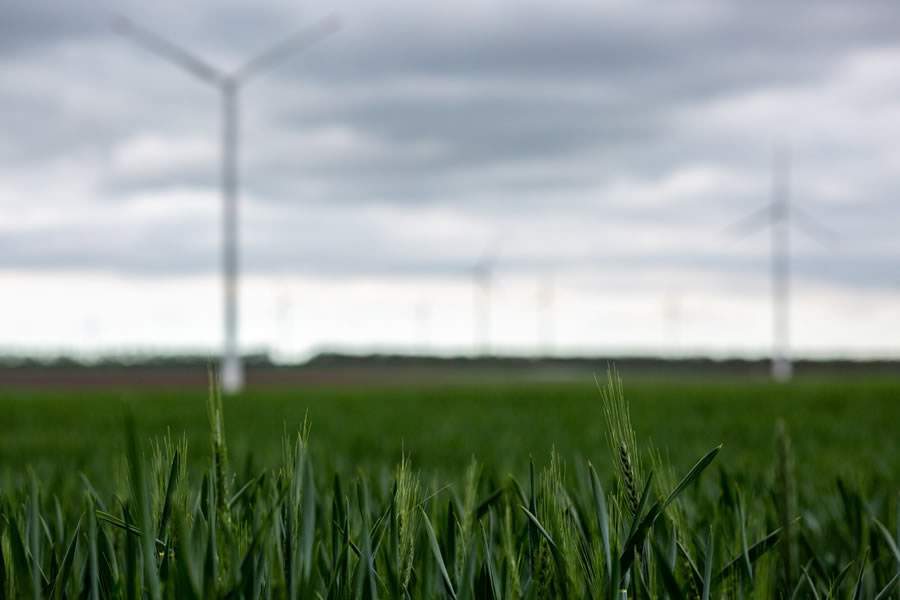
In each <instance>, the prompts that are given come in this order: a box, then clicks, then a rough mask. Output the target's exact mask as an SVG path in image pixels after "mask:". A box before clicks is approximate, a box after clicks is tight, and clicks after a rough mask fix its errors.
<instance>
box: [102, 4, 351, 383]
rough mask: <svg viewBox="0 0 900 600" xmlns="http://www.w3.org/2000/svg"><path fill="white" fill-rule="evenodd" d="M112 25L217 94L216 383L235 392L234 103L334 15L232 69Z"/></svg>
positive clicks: (331, 23) (326, 27) (238, 368)
mask: <svg viewBox="0 0 900 600" xmlns="http://www.w3.org/2000/svg"><path fill="white" fill-rule="evenodd" d="M113 26H114V29H115V30H116V31H117V32H118V33H120V34H122V35H124V36H127V37H130V38H131V39H133V40H134V41H135V42H137V43H138V44H139V45H140V46H142V47H144V48H145V49H147V50H149V51H150V52H153V53H154V54H156V55H157V56H159V57H161V58H163V59H165V60H168V61H169V62H171V63H174V64H175V65H177V66H179V67H181V68H182V69H184V70H185V71H187V72H188V73H190V74H191V75H193V76H194V77H197V78H198V79H200V80H201V81H203V82H205V83H208V84H210V85H212V86H213V87H215V88H216V90H218V91H219V93H220V94H221V97H222V167H221V178H222V180H221V185H222V279H223V296H224V297H223V300H224V311H223V315H224V323H223V325H224V330H225V331H224V336H223V337H224V348H223V351H222V368H221V375H220V377H221V386H222V390H223V391H225V392H226V393H235V392H239V391H240V390H241V389H242V388H243V386H244V367H243V364H242V361H241V354H240V351H239V348H238V276H239V240H238V119H239V112H238V101H239V97H240V91H241V89H242V87H243V86H244V85H245V84H246V83H248V82H249V81H250V80H251V79H252V78H253V77H255V76H256V75H259V74H260V73H261V72H262V71H264V70H266V69H268V68H270V67H272V66H273V65H274V64H275V63H277V62H278V61H279V60H281V59H283V58H285V57H286V56H287V55H288V54H290V53H292V52H296V51H299V50H301V49H304V48H306V47H308V46H310V45H312V44H313V43H315V42H317V41H319V40H320V39H322V38H324V37H326V36H328V35H330V34H332V33H334V32H335V31H337V29H338V28H339V27H340V23H339V21H338V19H337V18H336V17H335V16H333V15H332V16H329V17H326V18H325V19H323V20H322V21H319V22H318V23H317V24H315V25H313V26H312V27H309V28H306V29H303V30H300V31H298V32H296V33H294V34H293V35H291V36H288V37H286V38H284V39H283V40H282V41H280V42H278V43H277V44H274V45H272V46H270V47H269V49H268V50H266V51H264V52H261V53H260V54H257V55H256V56H255V57H253V58H251V59H250V60H248V61H247V62H245V63H244V64H243V65H241V66H240V67H238V68H237V69H235V70H233V71H224V70H221V69H217V68H215V67H212V66H211V65H209V64H208V63H206V62H205V61H204V60H202V59H200V58H198V57H196V56H194V55H193V54H191V53H190V52H188V51H187V50H185V49H183V48H181V47H179V46H177V45H175V44H173V43H172V42H170V41H168V40H166V39H165V38H163V37H161V36H159V35H157V34H155V33H153V32H151V31H149V30H147V29H144V28H142V27H139V26H137V25H135V24H134V23H133V22H131V21H130V20H128V19H126V18H125V17H121V16H119V17H117V18H116V19H115V20H114V22H113Z"/></svg>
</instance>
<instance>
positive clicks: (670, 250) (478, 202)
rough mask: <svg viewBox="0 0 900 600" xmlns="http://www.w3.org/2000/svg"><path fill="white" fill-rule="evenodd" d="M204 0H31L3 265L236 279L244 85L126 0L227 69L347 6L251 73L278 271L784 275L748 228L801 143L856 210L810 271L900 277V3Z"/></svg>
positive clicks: (250, 172) (893, 285) (262, 230)
mask: <svg viewBox="0 0 900 600" xmlns="http://www.w3.org/2000/svg"><path fill="white" fill-rule="evenodd" d="M187 6H188V5H185V4H183V3H176V2H169V1H164V2H160V3H154V4H153V5H152V6H150V5H147V4H144V3H137V2H130V3H112V2H107V1H104V0H96V1H93V2H88V1H86V0H82V1H81V2H72V3H65V4H63V5H60V4H59V3H54V2H50V1H48V0H38V1H31V2H25V1H14V2H13V5H12V6H11V7H7V13H6V14H5V17H4V19H3V20H2V22H0V69H2V72H3V76H2V78H0V125H2V128H3V131H4V135H3V136H2V138H0V269H2V270H5V271H8V272H16V273H19V274H22V273H25V274H27V273H41V272H66V271H68V272H72V273H76V272H77V273H95V274H98V275H100V274H104V276H105V275H114V276H116V277H139V278H148V277H149V278H153V277H158V278H164V277H172V276H175V277H195V278H197V277H206V276H209V275H213V274H215V273H216V272H217V269H218V264H219V262H218V244H219V237H218V234H219V219H220V213H219V202H220V201H219V199H218V181H219V180H218V177H219V173H218V157H219V145H218V144H219V135H220V131H219V126H220V119H221V115H220V112H219V108H220V107H219V102H220V99H219V98H218V96H217V93H216V91H215V90H214V89H213V88H211V87H209V86H207V85H206V84H204V83H203V82H200V81H197V80H194V79H192V78H191V77H190V76H189V75H187V74H185V73H182V72H180V71H179V69H178V68H177V67H174V66H172V65H171V64H168V63H166V62H164V61H161V60H159V59H158V58H157V57H155V56H153V55H152V54H150V53H148V52H146V51H145V50H143V49H141V48H138V47H136V46H135V45H134V44H133V43H131V41H130V40H128V39H126V38H123V37H121V36H117V35H116V34H115V33H113V32H112V30H111V27H110V25H109V24H110V22H111V20H112V19H113V18H114V17H115V15H116V14H125V15H127V16H129V17H131V18H133V19H134V20H135V21H136V22H139V23H141V24H142V25H143V26H145V27H147V28H149V29H152V30H154V31H157V32H159V33H161V34H163V35H165V36H166V37H168V38H169V39H171V40H173V41H175V42H176V43H178V44H180V45H182V46H185V47H188V48H190V50H191V51H193V52H196V53H198V54H199V55H201V56H203V57H204V59H205V60H208V61H209V62H210V63H211V64H214V65H216V66H220V67H221V68H223V69H225V70H229V69H233V68H236V67H237V66H238V65H241V64H243V63H244V62H245V61H246V60H247V59H248V58H249V57H252V56H254V55H256V54H257V53H259V52H260V51H262V50H264V49H266V48H267V47H268V46H269V45H270V44H271V43H273V42H275V41H277V40H278V39H280V38H281V37H282V36H285V35H288V34H290V33H291V32H292V31H294V30H295V29H296V28H298V27H300V26H302V25H304V24H307V25H308V24H310V23H314V22H316V20H317V19H320V18H321V17H323V16H325V15H327V14H329V13H330V12H332V11H335V12H337V13H338V14H339V15H340V17H341V18H342V21H343V23H344V26H343V28H342V30H341V31H340V32H339V33H338V34H336V35H334V36H332V37H330V38H329V39H327V40H324V41H322V42H321V43H319V44H317V45H316V46H314V47H313V48H311V49H309V50H307V51H305V52H304V53H302V54H301V55H298V56H295V57H290V58H288V59H286V60H284V61H283V62H282V63H280V64H278V65H277V66H275V67H274V68H273V69H272V70H271V71H270V72H267V73H265V74H264V75H261V76H260V77H259V78H258V79H256V80H254V81H252V82H250V83H249V84H248V85H247V86H246V88H245V89H243V90H242V92H241V111H242V126H241V139H242V146H241V181H242V190H243V196H242V207H241V210H242V215H243V220H242V241H243V267H244V269H245V271H246V272H248V273H249V274H251V275H253V276H260V277H265V276H270V275H274V274H282V275H296V276H304V277H313V278H319V279H324V280H346V279H353V278H393V279H397V280H408V281H420V282H424V281H426V280H427V279H435V278H448V277H449V278H451V279H452V278H454V277H456V278H467V277H468V276H469V275H470V274H471V272H472V269H473V268H474V266H475V265H476V264H477V262H478V261H479V260H481V259H482V258H484V256H485V253H486V252H495V253H496V255H497V256H496V257H495V258H496V265H497V267H496V268H497V269H498V271H503V272H506V273H508V274H510V275H511V276H516V277H530V276H534V277H538V276H540V274H541V273H544V272H546V271H548V270H552V271H554V272H556V273H563V274H565V273H570V274H571V277H572V281H579V282H582V283H579V284H578V285H584V286H588V287H590V286H596V285H603V284H607V285H608V284H609V283H610V282H614V285H615V286H617V287H618V288H619V289H622V290H624V291H628V290H639V291H641V292H642V293H645V294H656V295H662V294H664V293H665V290H666V289H669V288H671V287H673V286H675V287H679V288H684V287H687V286H692V289H697V290H699V291H703V290H705V291H706V292H707V293H709V294H712V293H714V291H715V290H717V289H720V288H721V286H722V285H733V286H738V287H741V288H744V287H746V288H747V289H755V290H760V289H761V287H760V286H763V288H762V289H764V286H765V281H766V277H767V272H768V271H767V269H768V262H767V251H768V246H767V240H768V238H767V235H766V234H765V233H761V234H759V235H756V236H752V237H748V238H746V239H734V238H732V237H730V236H729V235H728V234H727V233H726V232H725V227H726V226H727V225H728V224H729V223H731V222H733V221H735V220H737V219H739V218H741V217H742V216H743V215H745V214H747V213H749V212H751V211H752V210H754V209H756V208H757V207H759V206H761V205H763V204H765V203H766V202H768V201H769V198H770V193H771V178H772V174H771V163H772V160H771V157H772V150H773V147H774V146H775V145H776V144H785V143H787V144H789V145H790V147H791V148H792V150H793V159H794V160H793V164H794V169H793V172H792V175H793V177H792V185H791V188H792V198H793V199H794V201H795V202H796V203H797V204H798V205H801V206H802V207H803V208H804V209H805V210H806V211H807V212H808V213H810V214H812V215H814V216H815V218H816V219H818V220H819V221H821V222H822V223H825V224H827V225H828V227H830V228H831V229H834V230H836V231H838V232H839V233H840V241H839V243H838V244H837V245H836V246H827V247H823V246H821V245H819V244H817V243H815V242H813V241H810V240H808V239H805V238H804V237H803V234H802V233H801V232H798V233H797V235H796V236H795V245H794V249H795V256H796V261H795V271H796V273H797V276H798V281H799V282H800V283H801V284H803V283H804V282H805V283H806V284H808V285H812V286H819V288H821V289H823V290H830V292H829V293H832V294H836V295H840V294H843V295H846V294H853V293H856V292H858V293H860V294H865V293H869V292H870V291H871V293H877V294H888V295H889V297H892V296H890V294H896V293H897V290H898V287H900V270H898V268H897V257H898V254H900V241H898V240H900V238H898V237H897V235H896V223H900V204H898V203H897V202H896V201H895V199H894V195H895V190H896V188H897V187H898V183H900V182H898V181H897V177H896V173H897V172H898V167H900V152H898V150H897V147H896V139H898V136H900V74H898V72H897V70H896V67H895V65H896V64H897V63H898V61H900V44H898V43H897V41H896V31H897V26H898V25H900V7H898V5H896V3H889V2H866V3H852V4H849V3H846V2H838V1H834V2H817V3H814V4H811V3H783V2H754V3H740V2H729V3H723V2H690V3H680V2H675V3H666V4H662V5H660V4H659V3H642V2H617V1H612V2H571V1H564V2H554V3H537V2H513V1H508V2H507V1H501V2H492V3H484V2H475V1H471V0H464V1H462V2H455V3H449V4H446V3H445V4H432V3H421V2H412V1H411V0H394V1H391V2H358V1H350V0H344V1H343V2H338V3H313V4H309V3H307V4H305V5H304V6H303V8H302V10H301V9H298V8H297V7H296V6H295V5H294V4H292V3H286V2H278V1H274V0H266V1H263V2H259V3H248V2H236V1H233V0H232V1H227V2H194V3H191V4H190V7H189V8H188V7H187ZM592 277H593V279H591V278H592ZM591 281H592V282H593V283H591ZM654 285H655V289H654ZM817 289H818V288H817ZM835 297H836V296H835Z"/></svg>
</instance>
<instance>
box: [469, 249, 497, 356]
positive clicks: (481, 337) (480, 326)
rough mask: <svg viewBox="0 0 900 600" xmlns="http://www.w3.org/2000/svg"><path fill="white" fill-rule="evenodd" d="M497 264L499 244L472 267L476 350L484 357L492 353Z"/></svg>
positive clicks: (486, 252)
mask: <svg viewBox="0 0 900 600" xmlns="http://www.w3.org/2000/svg"><path fill="white" fill-rule="evenodd" d="M496 262H497V243H496V242H495V243H494V244H492V245H491V246H489V247H488V248H487V249H486V250H485V252H484V254H482V255H481V258H479V259H478V261H477V262H476V263H475V265H474V266H473V267H472V282H473V284H474V286H473V291H474V297H473V307H474V313H475V314H474V319H473V324H474V326H475V332H474V333H475V339H474V341H475V348H476V349H477V350H480V352H481V354H482V355H483V356H489V355H490V353H491V295H492V293H493V285H494V266H495V264H496Z"/></svg>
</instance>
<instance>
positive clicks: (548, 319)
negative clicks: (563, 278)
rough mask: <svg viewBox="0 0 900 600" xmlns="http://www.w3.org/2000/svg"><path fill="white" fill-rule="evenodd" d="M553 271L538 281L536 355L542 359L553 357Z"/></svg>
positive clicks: (554, 286) (554, 280)
mask: <svg viewBox="0 0 900 600" xmlns="http://www.w3.org/2000/svg"><path fill="white" fill-rule="evenodd" d="M554 275H555V273H554V272H553V271H547V272H546V273H544V274H543V276H542V277H541V279H540V280H539V281H538V290H537V313H538V328H537V334H538V348H537V354H538V356H539V357H542V358H549V357H550V356H552V355H553V341H554V336H553V334H554V331H553V325H554V323H553V317H554V316H555V315H554V313H553V305H554V302H555V301H556V293H555V292H556V289H555V288H556V285H555V284H556V278H555V276H554Z"/></svg>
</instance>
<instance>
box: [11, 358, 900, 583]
mask: <svg viewBox="0 0 900 600" xmlns="http://www.w3.org/2000/svg"><path fill="white" fill-rule="evenodd" d="M0 415H2V416H0V596H2V597H8V598H20V597H21V598H152V599H155V598H164V597H165V598H322V599H327V598H363V597H365V598H379V597H380V598H614V599H616V600H621V599H623V598H701V599H707V598H885V599H887V598H893V599H897V598H900V585H898V576H900V550H898V545H900V503H898V500H900V379H891V378H883V379H869V380H865V381H853V380H847V379H842V380H839V379H836V378H835V379H827V378H823V379H800V380H798V381H797V382H795V383H792V384H789V385H774V384H769V383H763V382H757V381H753V380H749V379H747V380H739V379H721V380H716V379H713V380H700V379H687V378H682V379H679V380H670V381H662V380H649V379H645V378H629V377H628V376H627V375H626V376H625V377H624V381H622V384H621V386H620V383H619V380H618V379H617V378H616V377H614V376H612V377H609V378H608V377H607V376H606V375H602V376H601V377H600V378H599V381H594V380H585V381H583V382H576V383H565V384H563V383H521V384H509V383H504V384H501V383H496V384H487V383H480V384H475V383H471V384H456V385H446V384H442V385H428V384H424V383H423V384H421V385H415V386H410V385H406V386H402V387H400V386H398V387H394V388H392V387H389V386H383V385H382V386H379V387H349V386H341V387H309V388H301V389H258V390H251V391H250V392H248V393H246V394H244V395H243V396H239V397H233V398H231V397H229V398H224V399H222V398H220V397H219V395H218V394H217V393H215V390H213V391H212V392H210V393H207V392H204V391H201V390H187V391H178V390H169V391H160V390H146V391H128V392H123V391H119V392H116V391H95V390H60V391H47V390H44V391H31V390H29V391H9V390H6V391H0Z"/></svg>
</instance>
